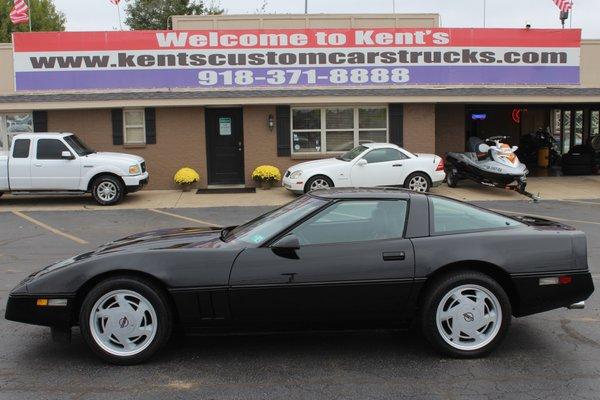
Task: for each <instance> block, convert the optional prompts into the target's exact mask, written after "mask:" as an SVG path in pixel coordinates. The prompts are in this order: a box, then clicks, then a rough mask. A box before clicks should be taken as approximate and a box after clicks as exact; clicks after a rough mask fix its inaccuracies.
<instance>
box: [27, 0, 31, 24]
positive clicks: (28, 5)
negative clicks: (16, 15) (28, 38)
mask: <svg viewBox="0 0 600 400" xmlns="http://www.w3.org/2000/svg"><path fill="white" fill-rule="evenodd" d="M27 8H28V9H29V18H28V19H29V32H31V0H27Z"/></svg>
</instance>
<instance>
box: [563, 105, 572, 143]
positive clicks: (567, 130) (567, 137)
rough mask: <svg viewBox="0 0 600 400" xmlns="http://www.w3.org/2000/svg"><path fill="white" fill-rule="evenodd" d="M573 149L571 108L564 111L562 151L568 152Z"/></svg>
mask: <svg viewBox="0 0 600 400" xmlns="http://www.w3.org/2000/svg"><path fill="white" fill-rule="evenodd" d="M570 149H571V110H565V111H563V117H562V152H563V153H568V152H569V150H570Z"/></svg>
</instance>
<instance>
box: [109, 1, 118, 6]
mask: <svg viewBox="0 0 600 400" xmlns="http://www.w3.org/2000/svg"><path fill="white" fill-rule="evenodd" d="M110 2H111V3H113V4H114V5H115V6H118V5H119V3H120V2H121V0H110Z"/></svg>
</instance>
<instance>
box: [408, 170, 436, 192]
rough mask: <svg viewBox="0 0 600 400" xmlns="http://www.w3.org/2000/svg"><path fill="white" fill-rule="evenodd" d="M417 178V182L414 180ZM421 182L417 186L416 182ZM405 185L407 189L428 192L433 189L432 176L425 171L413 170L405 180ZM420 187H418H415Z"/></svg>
mask: <svg viewBox="0 0 600 400" xmlns="http://www.w3.org/2000/svg"><path fill="white" fill-rule="evenodd" d="M413 180H415V183H413V182H412V181H413ZM417 181H418V182H419V184H418V186H415V184H416V182H417ZM404 187H405V188H406V189H411V190H415V191H416V192H421V193H426V192H429V189H431V178H429V175H427V174H426V173H424V172H413V173H412V174H410V175H409V176H408V177H407V178H406V180H405V181H404ZM413 187H418V189H413Z"/></svg>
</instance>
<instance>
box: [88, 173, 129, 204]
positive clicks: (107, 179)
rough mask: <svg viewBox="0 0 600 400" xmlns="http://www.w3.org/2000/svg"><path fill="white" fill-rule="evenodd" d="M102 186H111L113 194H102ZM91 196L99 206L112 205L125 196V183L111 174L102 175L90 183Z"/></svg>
mask: <svg viewBox="0 0 600 400" xmlns="http://www.w3.org/2000/svg"><path fill="white" fill-rule="evenodd" d="M104 188H112V189H113V190H114V194H112V193H111V194H110V195H109V194H104V193H103V189H104ZM92 196H93V197H94V200H95V201H96V203H98V204H100V205H101V206H113V205H115V204H118V203H119V202H120V201H121V200H123V197H125V185H123V182H122V181H121V180H120V179H119V178H117V177H115V176H113V175H102V176H99V177H98V178H96V179H95V180H94V182H93V183H92Z"/></svg>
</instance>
